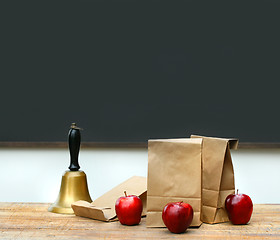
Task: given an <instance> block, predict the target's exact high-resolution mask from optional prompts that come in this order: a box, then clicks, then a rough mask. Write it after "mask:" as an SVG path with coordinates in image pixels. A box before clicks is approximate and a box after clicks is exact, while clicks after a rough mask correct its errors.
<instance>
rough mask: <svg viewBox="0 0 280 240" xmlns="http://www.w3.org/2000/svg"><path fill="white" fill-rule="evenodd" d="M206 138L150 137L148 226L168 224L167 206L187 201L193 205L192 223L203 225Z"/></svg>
mask: <svg viewBox="0 0 280 240" xmlns="http://www.w3.org/2000/svg"><path fill="white" fill-rule="evenodd" d="M201 147H202V139H201V138H198V139H190V138H188V139H159V140H149V141H148V179H147V189H148V190H147V220H146V226H147V227H164V223H163V221H162V210H163V207H164V206H165V205H166V204H167V203H169V202H178V201H184V202H187V203H189V204H191V206H192V207H193V210H194V217H193V221H192V224H191V226H200V225H201V221H200V212H201V152H202V151H201Z"/></svg>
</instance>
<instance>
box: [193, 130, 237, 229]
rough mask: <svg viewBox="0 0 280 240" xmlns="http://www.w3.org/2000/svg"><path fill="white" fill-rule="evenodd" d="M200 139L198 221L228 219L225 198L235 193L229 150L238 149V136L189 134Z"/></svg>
mask: <svg viewBox="0 0 280 240" xmlns="http://www.w3.org/2000/svg"><path fill="white" fill-rule="evenodd" d="M191 138H198V139H201V138H202V139H203V142H202V187H201V189H202V208H201V213H202V215H201V220H202V222H205V223H211V224H212V223H220V222H226V221H228V220H229V219H228V215H227V213H226V210H225V206H224V204H225V199H226V197H227V196H228V195H229V194H232V193H234V191H235V184H234V170H233V165H232V160H231V154H230V149H237V146H238V140H237V139H225V138H214V137H204V136H197V135H192V136H191Z"/></svg>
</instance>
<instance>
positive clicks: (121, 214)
mask: <svg viewBox="0 0 280 240" xmlns="http://www.w3.org/2000/svg"><path fill="white" fill-rule="evenodd" d="M124 194H125V196H122V197H120V198H119V199H118V200H117V201H116V204H115V210H116V214H117V217H118V219H119V221H120V223H121V224H123V225H129V226H130V225H137V224H139V223H140V221H141V216H142V211H143V204H142V200H141V199H140V198H139V197H138V196H135V195H128V196H127V194H126V192H124Z"/></svg>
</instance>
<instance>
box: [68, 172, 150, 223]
mask: <svg viewBox="0 0 280 240" xmlns="http://www.w3.org/2000/svg"><path fill="white" fill-rule="evenodd" d="M124 191H126V192H127V194H128V195H136V196H139V197H140V198H141V200H142V203H143V212H142V216H145V215H146V198H147V178H146V177H140V176H133V177H131V178H129V179H128V180H126V181H124V182H123V183H121V184H119V185H118V186H116V187H114V188H113V189H111V190H110V191H108V192H107V193H105V194H103V195H102V196H101V197H99V198H97V199H96V200H94V201H93V202H92V203H89V202H86V201H77V202H74V203H72V209H73V211H74V213H75V215H76V216H80V217H87V218H92V219H96V220H100V221H105V222H110V221H115V220H117V216H116V212H115V203H116V201H117V199H118V198H119V197H121V196H124Z"/></svg>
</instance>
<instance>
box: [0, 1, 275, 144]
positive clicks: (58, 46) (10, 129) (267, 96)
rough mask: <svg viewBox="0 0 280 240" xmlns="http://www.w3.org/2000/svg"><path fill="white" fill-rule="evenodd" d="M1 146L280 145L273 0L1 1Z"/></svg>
mask: <svg viewBox="0 0 280 240" xmlns="http://www.w3.org/2000/svg"><path fill="white" fill-rule="evenodd" d="M0 11H1V18H2V20H1V54H0V60H1V71H0V79H1V87H0V89H1V94H0V100H1V115H0V116H1V118H0V122H1V127H0V141H2V142H59V141H66V139H67V133H68V130H69V127H70V125H71V123H72V122H76V123H77V125H78V126H79V127H81V128H83V129H84V131H83V132H82V141H84V142H108V143H109V142H116V143H122V142H139V143H141V142H142V143H143V142H146V141H147V140H148V139H151V138H175V137H189V136H190V134H200V135H206V136H219V137H235V138H238V139H239V140H240V142H256V143H261V142H266V143H276V142H280V128H279V124H280V113H279V112H280V110H279V104H280V101H279V100H280V91H279V80H280V31H279V26H280V14H279V11H280V1H276V0H263V1H259V0H257V1H256V0H250V1H246V0H242V1H238V0H234V1H233V0H232V1H224V0H223V1H215V0H213V1H209V0H207V1H202V0H193V1H191V0H184V1H181V0H179V1H176V0H170V1H166V0H161V1H160V0H148V1H146V0H87V1H85V0H79V1H78V0H77V1H71V0H69V1H59V0H56V1H50V0H40V1H37V0H36V1H35V0H20V1H18V0H16V1H15V0H9V1H8V0H7V1H1V2H0Z"/></svg>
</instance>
